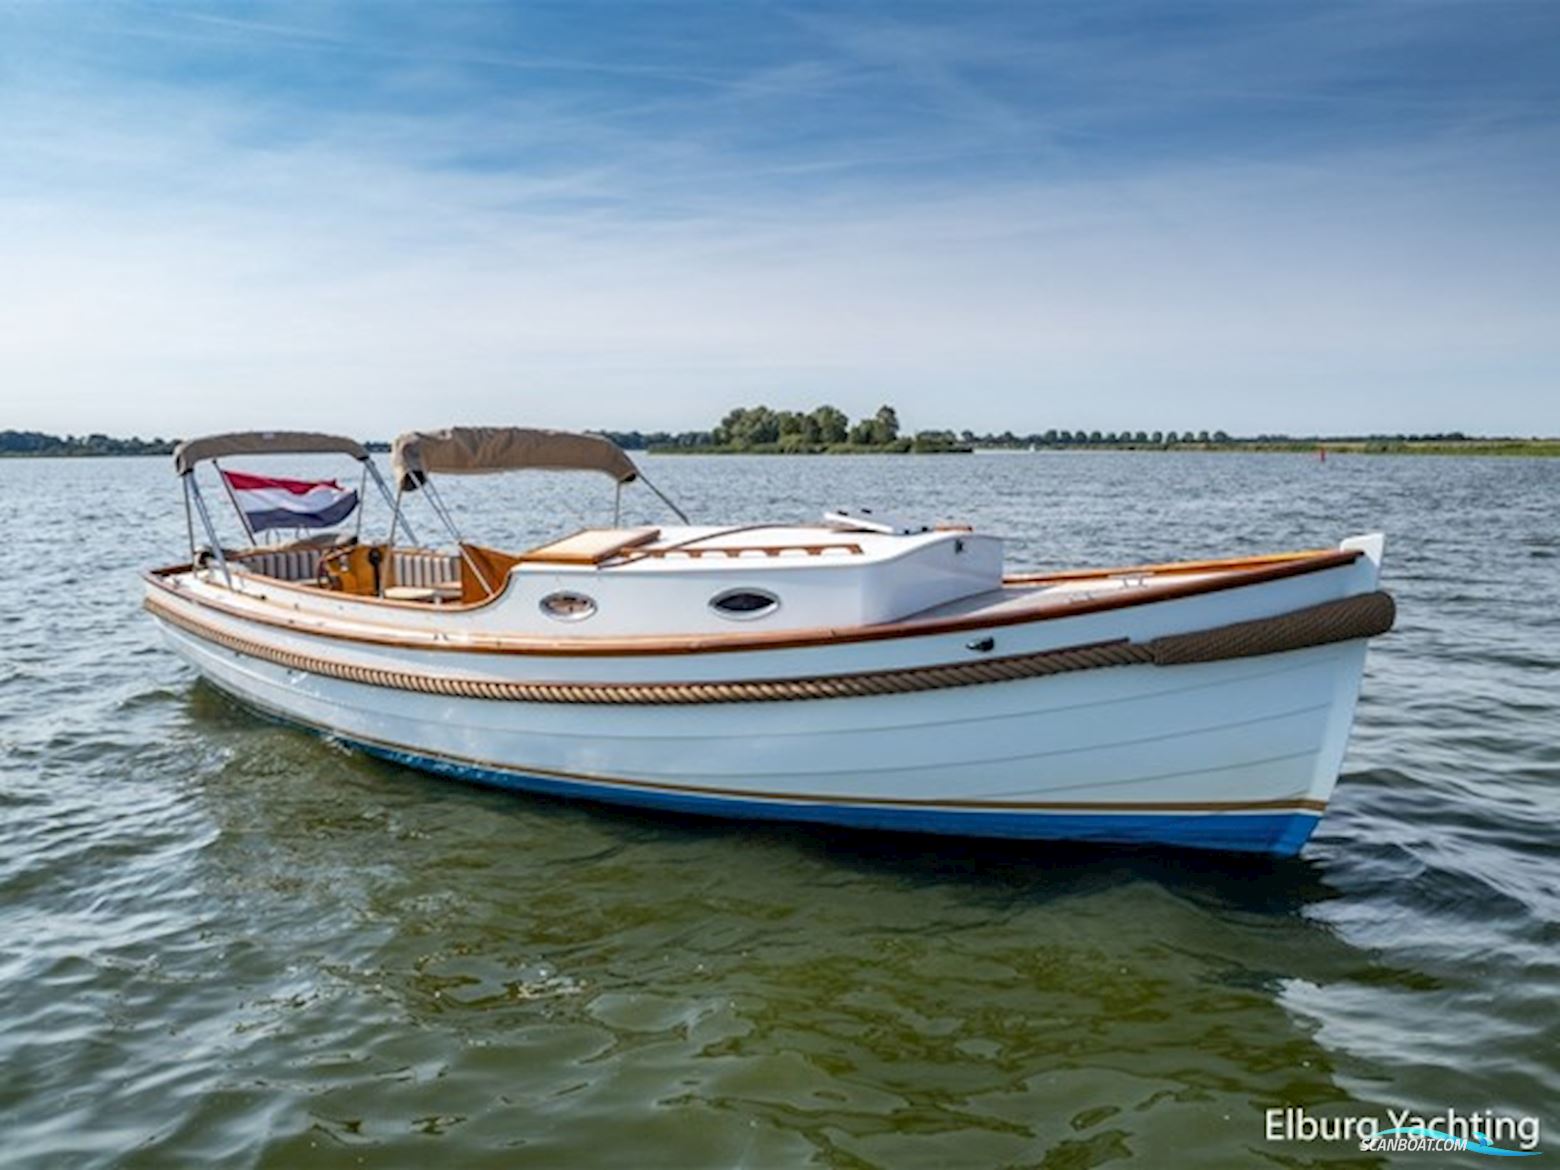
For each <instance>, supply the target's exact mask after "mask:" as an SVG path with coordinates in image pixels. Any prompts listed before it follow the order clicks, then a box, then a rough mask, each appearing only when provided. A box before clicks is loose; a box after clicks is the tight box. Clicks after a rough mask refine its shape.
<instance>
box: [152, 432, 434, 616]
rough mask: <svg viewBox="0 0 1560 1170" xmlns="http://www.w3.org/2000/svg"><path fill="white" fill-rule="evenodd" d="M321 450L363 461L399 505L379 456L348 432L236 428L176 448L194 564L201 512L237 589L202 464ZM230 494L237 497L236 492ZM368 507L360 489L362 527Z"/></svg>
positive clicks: (225, 571)
mask: <svg viewBox="0 0 1560 1170" xmlns="http://www.w3.org/2000/svg"><path fill="white" fill-rule="evenodd" d="M320 452H324V453H329V454H341V455H350V456H352V458H354V459H356V460H357V461H358V462H359V463H361V464H362V465H363V473H364V475H366V476H367V477H368V478H370V479H372V480H373V481H374V486H375V487H377V488H378V489H379V494H380V495H381V496H383V497H384V500H385V503H386V504H388V505H390V507H391V508H392V509H396V508H398V505H397V503H396V498H395V496H393V495H391V494H390V486H389V485H388V484H387V483H385V481H384V477H383V476H381V475H380V474H379V468H377V467H375V466H374V460H373V458H372V457H371V456H370V455H369V453H368V449H367V448H366V447H364V446H363V444H362V443H359V442H358V441H357V440H356V439H348V438H346V437H345V436H342V435H322V434H316V433H315V432H313V431H234V432H230V433H228V434H222V435H207V436H205V437H204V438H200V439H189V440H186V441H185V442H183V443H180V444H179V445H178V446H177V447H175V448H174V449H173V467H174V470H175V471H177V472H178V473H179V481H180V483H182V484H183V486H184V522H185V527H186V528H187V529H188V530H189V538H190V562H191V564H193V563H194V561H195V521H194V514H198V515H199V516H200V523H201V527H202V528H204V529H205V532H206V539H207V540H208V541H209V542H210V545H211V551H212V553H213V554H214V555H215V556H216V558H217V567H218V568H220V569H221V570H222V578H223V580H224V581H226V582H227V584H228V587H229V588H232V585H233V574H232V573H231V572H230V571H229V569H228V563H227V554H226V553H224V552H223V551H222V541H221V540H219V539H218V538H217V530H216V526H215V525H213V524H212V522H211V513H210V512H208V511H207V510H206V500H205V497H204V496H202V495H201V491H200V481H199V480H197V479H196V478H195V468H196V467H198V466H199V465H200V464H202V463H206V462H210V463H212V464H214V465H215V464H216V461H217V460H218V459H220V458H222V457H224V456H227V455H304V454H315V453H320ZM225 482H226V481H224V484H225ZM229 498H230V499H231V498H232V497H231V493H230V494H229ZM233 506H234V508H235V510H236V511H237V512H238V518H239V522H240V523H241V524H243V526H244V531H245V532H246V533H248V534H249V537H250V539H251V540H253V539H254V532H253V531H252V530H251V529H250V527H249V521H248V520H247V519H246V518H245V516H244V512H243V509H242V508H239V507H238V504H237V501H234V505H233ZM362 506H363V505H362V493H361V492H359V499H358V508H359V513H358V524H359V526H360V527H361V525H362V511H361V509H362ZM406 535H407V536H408V537H410V538H411V539H412V540H413V541H415V540H416V539H417V536H416V534H414V533H413V532H412V529H411V525H409V524H408V525H407V526H406Z"/></svg>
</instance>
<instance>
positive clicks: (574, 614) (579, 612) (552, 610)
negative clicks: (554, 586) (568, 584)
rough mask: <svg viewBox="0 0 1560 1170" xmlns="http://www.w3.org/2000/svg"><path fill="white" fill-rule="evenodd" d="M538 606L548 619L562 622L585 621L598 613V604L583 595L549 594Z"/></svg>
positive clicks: (567, 593)
mask: <svg viewBox="0 0 1560 1170" xmlns="http://www.w3.org/2000/svg"><path fill="white" fill-rule="evenodd" d="M538 605H539V606H540V608H541V611H542V612H543V613H545V614H546V615H547V616H548V617H550V618H554V619H556V620H557V621H560V622H580V621H584V620H585V619H586V618H588V617H589V616H590V615H591V614H593V613H595V612H596V603H595V601H594V600H592V599H591V598H589V597H586V596H585V595H584V594H583V593H569V592H563V593H549V594H548V595H547V596H546V597H544V598H542V600H541V601H540V602H538Z"/></svg>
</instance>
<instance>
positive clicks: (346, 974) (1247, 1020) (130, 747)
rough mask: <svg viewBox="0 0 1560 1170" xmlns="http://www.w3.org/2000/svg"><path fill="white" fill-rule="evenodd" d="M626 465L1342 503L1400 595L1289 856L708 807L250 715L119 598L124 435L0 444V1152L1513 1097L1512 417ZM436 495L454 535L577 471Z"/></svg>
mask: <svg viewBox="0 0 1560 1170" xmlns="http://www.w3.org/2000/svg"><path fill="white" fill-rule="evenodd" d="M251 462H254V463H259V462H260V461H251ZM292 466H294V467H297V466H298V462H296V461H295V462H294V463H293V464H292ZM316 466H318V467H320V468H321V469H324V468H328V467H331V466H337V467H339V465H330V464H328V463H326V464H316V463H314V462H309V463H308V467H311V468H313V467H316ZM647 466H648V468H649V471H650V474H651V475H652V476H653V477H654V478H655V479H656V481H657V482H658V483H660V484H661V486H663V487H664V488H666V489H667V490H668V491H670V492H671V493H672V494H673V495H674V496H676V497H679V498H681V499H682V500H683V501H684V502H685V503H686V504H687V506H688V508H689V510H690V512H692V513H693V514H694V516H695V517H696V518H716V519H721V518H729V519H731V520H733V521H742V520H752V519H760V518H772V517H795V518H808V517H813V516H816V515H817V514H818V512H819V511H820V510H821V509H822V508H823V507H825V506H833V505H842V504H843V505H853V504H876V505H877V506H879V507H880V508H893V509H895V510H898V511H902V512H903V513H905V514H907V515H910V516H914V517H919V518H928V519H968V520H973V521H975V522H976V523H977V524H978V525H979V526H980V527H982V528H985V529H990V530H995V531H999V532H1004V533H1008V534H1011V535H1012V537H1013V541H1012V544H1011V546H1010V555H1011V560H1012V561H1013V563H1014V564H1015V566H1016V567H1023V568H1040V567H1045V566H1057V565H1074V564H1088V563H1093V564H1100V563H1123V562H1133V561H1155V560H1168V559H1175V558H1178V557H1198V556H1203V555H1219V554H1230V553H1243V552H1256V551H1260V550H1265V549H1278V548H1291V547H1309V546H1316V545H1321V544H1328V543H1331V542H1333V541H1334V540H1336V539H1337V538H1340V537H1342V536H1346V535H1350V534H1352V533H1355V532H1362V531H1369V530H1372V529H1377V528H1380V529H1384V530H1385V531H1386V532H1387V533H1388V544H1387V567H1386V573H1385V585H1386V587H1387V588H1389V589H1391V590H1393V591H1394V592H1395V594H1396V595H1397V597H1398V600H1399V604H1400V608H1401V617H1400V624H1399V627H1398V629H1397V630H1396V631H1395V632H1394V633H1392V634H1391V635H1389V636H1388V637H1386V638H1384V639H1382V640H1380V641H1379V642H1377V643H1376V644H1375V647H1374V648H1373V649H1372V651H1371V655H1370V662H1369V667H1368V669H1367V673H1366V679H1365V686H1364V696H1363V699H1362V701H1361V705H1360V710H1359V718H1358V722H1357V725H1356V729H1355V735H1354V740H1353V743H1352V746H1351V748H1350V751H1349V756H1348V760H1347V764H1346V767H1345V775H1344V778H1343V781H1342V783H1341V784H1340V786H1339V788H1338V791H1337V796H1336V799H1335V801H1334V804H1333V807H1332V810H1331V812H1330V813H1329V814H1328V816H1327V818H1326V819H1325V820H1324V821H1323V823H1322V826H1321V828H1320V830H1319V831H1318V833H1317V835H1316V836H1315V837H1314V838H1313V839H1312V842H1311V844H1310V845H1309V846H1308V847H1307V848H1306V850H1305V852H1304V854H1303V855H1302V856H1301V857H1300V858H1299V859H1296V860H1294V861H1289V862H1262V861H1255V862H1254V861H1249V860H1248V861H1241V860H1236V859H1229V858H1220V857H1217V856H1211V855H1210V856H1200V855H1187V854H1176V853H1170V852H1162V853H1154V852H1138V853H1132V852H1122V851H1117V852H1108V851H1099V850H1092V851H1091V850H1084V849H1078V848H1068V849H1064V848H1058V847H1054V846H1049V845H1030V846H1024V847H993V846H992V845H990V844H975V845H972V844H960V843H957V842H939V841H934V840H923V839H890V838H873V837H863V836H852V835H847V834H843V833H825V832H820V831H818V830H815V829H810V828H795V827H792V828H769V829H765V828H761V827H744V826H730V825H724V826H723V825H717V824H712V823H706V822H699V821H689V820H678V819H669V818H665V817H651V816H643V815H631V814H628V813H624V812H609V811H603V810H598V809H590V808H585V807H581V806H574V805H569V804H563V803H556V802H549V801H546V800H542V799H530V798H524V797H516V796H510V795H504V794H497V793H490V792H485V791H481V790H476V789H468V788H463V787H459V786H455V785H451V784H450V783H448V782H443V781H439V780H435V779H431V778H428V777H424V776H422V775H419V774H417V773H414V772H410V771H406V770H402V769H399V768H396V767H393V766H390V765H387V764H382V763H377V762H375V761H372V760H368V759H364V758H362V757H360V756H356V755H353V754H350V753H348V752H345V751H341V750H337V749H334V748H331V747H329V746H326V745H324V744H322V743H321V742H319V741H317V740H315V739H312V738H310V737H308V736H305V735H303V734H300V733H297V732H293V731H289V730H285V729H281V728H277V727H274V726H271V725H269V724H266V723H263V722H260V721H259V720H257V719H254V718H252V717H251V716H249V715H247V714H245V713H244V712H243V711H241V710H239V709H237V708H235V707H233V706H232V705H230V704H229V703H228V702H227V701H226V700H225V699H224V698H222V697H221V696H219V695H218V694H217V693H215V692H214V691H212V690H211V689H209V688H207V687H205V686H204V685H202V684H199V683H197V682H196V681H195V680H194V677H193V676H192V674H191V672H190V671H189V670H188V669H187V668H185V667H184V666H182V665H181V664H180V663H179V662H178V661H177V660H176V659H175V658H174V657H173V656H172V655H171V654H170V653H168V652H167V651H165V650H163V649H162V648H161V646H160V644H159V641H158V639H157V637H156V636H155V634H154V631H153V629H152V626H151V623H150V621H149V620H148V619H146V618H145V617H144V616H143V615H141V614H140V612H139V608H138V607H139V597H140V588H139V582H138V581H137V580H136V577H135V571H136V570H137V569H138V568H140V567H142V566H144V565H148V564H152V563H159V562H165V561H168V560H170V559H173V558H174V557H175V555H176V554H177V553H178V552H179V551H180V550H181V548H182V547H183V542H184V517H183V513H182V511H181V509H180V507H179V504H178V498H179V497H178V492H177V488H176V484H175V481H174V478H173V476H172V473H171V470H170V468H169V465H168V461H166V460H162V459H155V460H95V461H94V460H80V461H26V462H15V461H13V462H3V461H0V536H3V542H0V544H3V547H4V549H5V560H4V562H3V564H4V567H3V568H0V588H3V597H0V635H3V648H0V1134H3V1135H4V1136H3V1145H0V1162H4V1163H5V1164H6V1165H7V1166H11V1167H15V1166H22V1167H40V1168H41V1167H48V1168H50V1170H52V1168H54V1167H60V1166H109V1165H114V1166H128V1167H139V1166H146V1167H151V1166H166V1165H170V1164H201V1163H215V1162H219V1161H220V1162H222V1163H223V1164H224V1165H232V1166H277V1167H282V1166H285V1167H309V1166H351V1165H358V1164H363V1165H374V1166H407V1167H419V1166H424V1165H427V1164H429V1163H430V1162H431V1161H432V1160H434V1159H439V1160H441V1161H442V1162H444V1163H445V1164H449V1165H459V1166H462V1167H473V1166H475V1167H480V1166H504V1167H531V1166H536V1167H557V1166H571V1167H592V1166H601V1167H608V1166H610V1167H622V1166H642V1167H659V1166H665V1167H679V1168H685V1167H702V1166H711V1167H715V1166H721V1167H724V1166H735V1165H741V1166H752V1167H769V1166H801V1165H814V1166H836V1167H852V1168H855V1167H868V1166H882V1167H895V1168H899V1167H917V1166H936V1167H943V1166H955V1165H956V1166H1020V1165H1023V1166H1043V1167H1047V1168H1050V1170H1078V1168H1081V1167H1087V1166H1096V1165H1103V1164H1106V1163H1112V1162H1124V1163H1126V1162H1130V1163H1133V1164H1137V1165H1142V1166H1147V1167H1163V1166H1170V1165H1197V1166H1250V1165H1313V1164H1329V1165H1332V1164H1337V1165H1380V1164H1384V1160H1383V1159H1381V1158H1379V1157H1376V1156H1366V1155H1362V1154H1361V1153H1360V1152H1359V1151H1358V1150H1357V1149H1351V1147H1350V1145H1348V1144H1347V1143H1312V1144H1300V1143H1293V1144H1277V1143H1270V1142H1267V1141H1265V1140H1264V1136H1263V1135H1264V1116H1263V1111H1264V1110H1265V1109H1268V1108H1272V1107H1282V1106H1303V1107H1307V1108H1310V1109H1316V1110H1322V1111H1325V1110H1326V1108H1328V1107H1329V1106H1330V1107H1331V1108H1333V1109H1334V1110H1335V1111H1336V1112H1341V1113H1348V1112H1368V1113H1375V1114H1380V1113H1381V1112H1382V1111H1383V1110H1385V1109H1386V1108H1388V1107H1395V1108H1411V1109H1413V1110H1415V1111H1416V1112H1419V1113H1424V1114H1430V1113H1432V1112H1443V1111H1445V1110H1446V1109H1447V1108H1453V1109H1457V1110H1460V1111H1462V1112H1470V1111H1473V1110H1475V1109H1484V1110H1488V1109H1495V1110H1498V1111H1503V1112H1505V1113H1508V1114H1514V1115H1522V1114H1530V1115H1536V1116H1537V1117H1539V1118H1540V1119H1541V1121H1543V1122H1544V1123H1545V1124H1546V1125H1547V1124H1551V1123H1554V1124H1560V1118H1557V1117H1556V1116H1555V1115H1554V1114H1553V1112H1552V1106H1553V1102H1554V1101H1555V1100H1557V1099H1560V1013H1556V1011H1555V1010H1554V1003H1555V1001H1556V996H1557V994H1560V866H1557V864H1556V861H1557V850H1556V827H1555V826H1556V823H1557V819H1560V787H1557V781H1560V730H1557V729H1560V669H1557V668H1560V535H1557V530H1556V525H1557V522H1556V516H1557V514H1560V461H1554V462H1545V461H1542V460H1534V461H1526V460H1509V461H1503V460H1474V459H1469V460H1460V459H1431V458H1426V459H1409V458H1396V459H1394V458H1367V457H1355V458H1349V457H1336V458H1332V459H1329V461H1328V462H1327V463H1326V464H1325V465H1323V464H1319V463H1317V462H1316V461H1314V460H1311V459H1308V458H1302V457H1296V456H1249V457H1248V456H1238V455H1210V456H1198V455H1192V454H1177V455H1173V456H1161V455H1134V454H1099V455H1081V454H1080V455H1071V454H1069V455H1013V456H973V457H965V458H957V457H943V458H937V457H931V458H893V457H889V458H871V457H854V458H852V457H846V458H837V459H836V458H793V459H784V458H778V459H777V458H769V459H763V458H752V459H748V458H667V459H650V460H648V461H647ZM582 490H584V491H586V493H587V495H588V497H589V498H588V501H583V502H582V501H581V500H580V499H579V498H578V493H579V492H580V491H582ZM446 493H447V498H448V499H449V501H450V502H451V504H452V505H455V506H456V507H457V509H458V510H460V511H461V512H463V513H464V514H465V515H468V516H471V517H473V521H472V525H471V531H472V533H473V535H480V536H481V537H483V538H486V539H488V540H489V541H490V542H491V543H499V544H502V543H506V542H509V541H515V542H518V541H521V540H526V539H539V538H541V537H543V536H546V535H552V534H555V533H556V532H557V531H558V530H559V529H561V528H566V527H568V526H570V525H571V524H574V523H576V522H577V521H580V520H584V519H590V518H597V519H599V518H600V512H599V510H598V508H597V506H598V505H602V504H604V503H606V502H607V501H608V500H609V497H610V489H603V488H602V487H601V486H600V484H598V483H595V482H587V483H582V482H581V481H580V480H578V479H564V478H562V477H531V478H527V477H523V476H513V477H507V478H502V479H496V480H489V481H474V480H465V481H451V482H450V483H449V484H448V485H447V487H446ZM213 502H214V503H220V500H214V501H213ZM380 515H381V516H382V513H381V514H380ZM379 522H380V520H379V519H378V518H376V519H375V520H374V523H376V524H377V523H379ZM1557 1140H1560V1138H1556V1137H1550V1136H1549V1135H1548V1134H1546V1141H1545V1145H1546V1146H1547V1147H1548V1149H1549V1150H1550V1151H1555V1150H1560V1146H1557V1145H1556V1142H1557ZM1409 1160H1412V1159H1411V1158H1410V1159H1409ZM1422 1160H1423V1161H1424V1164H1427V1165H1428V1164H1431V1163H1430V1160H1427V1159H1422ZM1436 1164H1442V1163H1439V1162H1438V1163H1436Z"/></svg>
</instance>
